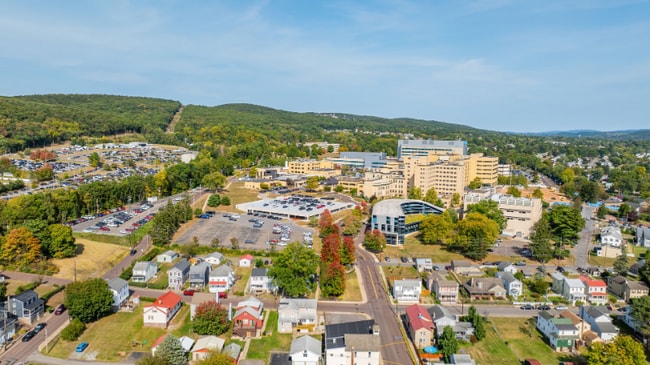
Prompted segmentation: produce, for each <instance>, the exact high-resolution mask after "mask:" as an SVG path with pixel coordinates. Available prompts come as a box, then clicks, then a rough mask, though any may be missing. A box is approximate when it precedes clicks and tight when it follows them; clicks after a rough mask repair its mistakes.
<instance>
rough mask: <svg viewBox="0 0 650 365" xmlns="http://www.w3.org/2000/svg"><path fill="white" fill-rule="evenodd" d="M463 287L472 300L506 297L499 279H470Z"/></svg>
mask: <svg viewBox="0 0 650 365" xmlns="http://www.w3.org/2000/svg"><path fill="white" fill-rule="evenodd" d="M463 287H464V288H465V290H467V292H468V293H469V296H470V297H471V298H472V299H482V298H486V297H487V298H505V297H506V289H505V288H504V287H503V281H501V279H499V278H471V279H469V281H467V282H466V283H465V284H463Z"/></svg>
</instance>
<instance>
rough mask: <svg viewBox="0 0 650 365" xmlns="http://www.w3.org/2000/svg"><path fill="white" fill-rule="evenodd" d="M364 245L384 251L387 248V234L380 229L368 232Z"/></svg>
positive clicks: (374, 250) (374, 249)
mask: <svg viewBox="0 0 650 365" xmlns="http://www.w3.org/2000/svg"><path fill="white" fill-rule="evenodd" d="M363 245H364V246H366V248H367V249H368V250H369V251H372V252H382V251H383V250H384V248H386V236H384V234H383V233H382V232H381V231H380V230H378V229H375V230H374V231H372V232H369V233H368V234H366V237H365V238H364V239H363Z"/></svg>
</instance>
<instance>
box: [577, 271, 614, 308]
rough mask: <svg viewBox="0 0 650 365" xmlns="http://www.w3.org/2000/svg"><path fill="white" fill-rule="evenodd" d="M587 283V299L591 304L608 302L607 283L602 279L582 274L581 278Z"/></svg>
mask: <svg viewBox="0 0 650 365" xmlns="http://www.w3.org/2000/svg"><path fill="white" fill-rule="evenodd" d="M579 279H580V280H581V281H582V282H583V283H584V284H585V293H586V294H587V300H588V301H589V303H591V304H602V305H604V304H605V303H607V298H608V297H607V284H606V283H605V281H604V280H602V279H592V278H589V277H587V276H584V275H581V276H580V278H579Z"/></svg>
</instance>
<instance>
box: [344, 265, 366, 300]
mask: <svg viewBox="0 0 650 365" xmlns="http://www.w3.org/2000/svg"><path fill="white" fill-rule="evenodd" d="M361 299H362V298H361V288H360V287H359V278H358V277H357V272H356V270H355V271H352V272H349V273H347V274H345V293H343V295H342V296H341V300H344V301H353V302H359V301H361Z"/></svg>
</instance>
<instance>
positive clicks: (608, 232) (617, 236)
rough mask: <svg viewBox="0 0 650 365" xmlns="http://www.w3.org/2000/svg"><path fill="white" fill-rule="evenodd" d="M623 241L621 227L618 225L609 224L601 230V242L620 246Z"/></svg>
mask: <svg viewBox="0 0 650 365" xmlns="http://www.w3.org/2000/svg"><path fill="white" fill-rule="evenodd" d="M622 242H623V236H622V235H621V228H620V227H617V226H607V227H603V229H601V230H600V244H601V245H603V246H605V245H608V246H611V247H616V248H619V247H621V243H622Z"/></svg>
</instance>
